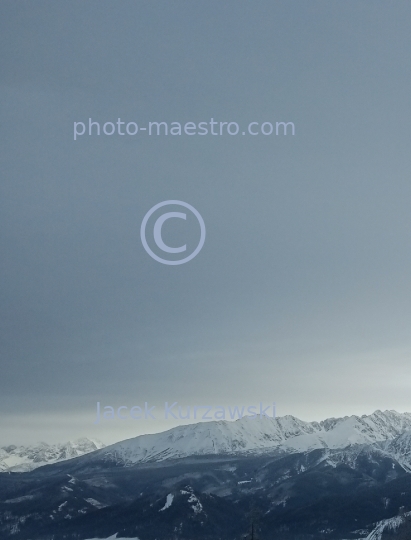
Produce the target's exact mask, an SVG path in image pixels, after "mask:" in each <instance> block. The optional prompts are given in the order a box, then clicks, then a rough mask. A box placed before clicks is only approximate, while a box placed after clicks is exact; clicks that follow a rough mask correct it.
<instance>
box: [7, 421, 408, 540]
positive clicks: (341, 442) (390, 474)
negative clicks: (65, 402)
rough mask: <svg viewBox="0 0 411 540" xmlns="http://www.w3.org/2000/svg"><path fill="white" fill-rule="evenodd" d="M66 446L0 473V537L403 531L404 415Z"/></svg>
mask: <svg viewBox="0 0 411 540" xmlns="http://www.w3.org/2000/svg"><path fill="white" fill-rule="evenodd" d="M94 444H95V443H94ZM62 446H64V445H62ZM75 446H76V445H74V444H73V443H70V444H69V448H70V451H69V452H68V453H58V452H57V453H56V452H55V453H52V455H53V457H52V458H51V459H50V461H49V463H48V464H47V465H42V466H39V467H36V468H35V469H33V470H31V471H28V472H19V473H17V472H13V471H11V470H8V471H7V472H8V474H0V538H2V539H3V538H4V539H5V540H6V539H15V540H29V539H30V540H86V539H107V538H117V539H119V538H126V539H130V540H131V539H138V540H193V539H195V540H244V539H245V538H248V537H249V536H247V535H249V533H250V527H251V524H252V527H253V530H254V534H255V537H258V538H259V539H260V540H360V539H362V540H365V539H367V540H394V539H395V540H400V539H401V540H403V539H408V540H409V539H410V538H411V512H410V510H411V414H409V413H402V414H401V413H397V412H395V411H384V412H381V411H376V412H375V413H373V414H371V415H368V416H366V415H364V416H350V417H344V418H337V419H335V418H331V419H328V420H324V421H323V422H303V421H301V420H298V419H297V418H294V417H292V416H285V417H282V418H266V417H263V418H257V419H251V418H247V417H244V418H242V419H240V420H237V421H235V422H226V421H218V422H206V423H199V424H193V425H186V426H180V427H177V428H173V429H171V430H168V431H166V432H163V433H159V434H154V435H143V436H139V437H135V438H132V439H129V440H126V441H121V442H118V443H115V444H113V445H110V446H107V447H102V448H95V449H94V450H92V451H90V452H87V453H83V455H79V456H77V457H72V458H71V457H70V455H69V454H70V452H72V451H73V450H72V449H73V447H75ZM89 447H90V446H89V445H88V444H87V443H85V444H84V445H81V444H80V445H78V448H79V449H77V450H75V452H77V451H80V452H81V451H82V450H81V449H83V450H87V449H88V448H89ZM15 450H16V449H14V450H11V449H10V447H6V448H5V449H3V451H4V452H6V453H7V454H10V453H11V452H13V451H15ZM20 451H21V452H22V451H23V450H20ZM41 455H42V457H41V460H40V461H35V458H33V456H31V458H30V459H32V458H33V463H34V466H36V465H37V464H38V463H44V456H43V454H41ZM50 455H51V454H50ZM51 461H53V462H51ZM31 467H32V465H31V464H30V468H31Z"/></svg>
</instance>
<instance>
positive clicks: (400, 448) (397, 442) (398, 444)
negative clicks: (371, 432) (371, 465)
mask: <svg viewBox="0 0 411 540" xmlns="http://www.w3.org/2000/svg"><path fill="white" fill-rule="evenodd" d="M379 446H380V448H381V449H382V450H383V451H384V452H386V453H387V454H389V455H390V456H391V457H393V458H394V459H396V460H397V461H398V463H400V464H401V465H402V466H403V467H404V469H405V470H406V471H407V472H411V431H404V432H403V433H401V435H399V436H398V437H396V438H395V439H392V440H388V441H384V442H382V443H380V445H379Z"/></svg>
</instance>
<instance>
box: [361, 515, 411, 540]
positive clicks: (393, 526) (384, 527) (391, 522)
mask: <svg viewBox="0 0 411 540" xmlns="http://www.w3.org/2000/svg"><path fill="white" fill-rule="evenodd" d="M409 516H411V512H406V513H405V514H404V515H403V516H395V517H393V518H390V519H384V520H382V521H379V522H378V523H377V526H376V527H375V529H374V530H373V531H372V532H371V533H370V534H369V535H368V536H367V537H366V538H365V539H364V540H381V538H382V535H383V533H384V531H396V530H397V529H398V528H399V527H400V526H401V525H402V524H403V523H404V522H405V519H406V517H409Z"/></svg>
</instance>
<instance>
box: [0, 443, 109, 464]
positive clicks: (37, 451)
mask: <svg viewBox="0 0 411 540" xmlns="http://www.w3.org/2000/svg"><path fill="white" fill-rule="evenodd" d="M101 448H104V444H103V443H102V442H100V441H98V440H96V439H93V440H92V439H87V438H81V439H77V440H75V441H69V442H67V443H64V444H54V445H50V444H47V443H39V444H37V445H35V446H14V445H10V446H3V447H2V448H0V472H27V471H31V470H33V469H35V468H37V467H41V466H42V465H48V464H49V463H56V462H57V461H64V460H66V459H71V458H74V457H78V456H82V455H84V454H88V453H90V452H94V451H95V450H99V449H101Z"/></svg>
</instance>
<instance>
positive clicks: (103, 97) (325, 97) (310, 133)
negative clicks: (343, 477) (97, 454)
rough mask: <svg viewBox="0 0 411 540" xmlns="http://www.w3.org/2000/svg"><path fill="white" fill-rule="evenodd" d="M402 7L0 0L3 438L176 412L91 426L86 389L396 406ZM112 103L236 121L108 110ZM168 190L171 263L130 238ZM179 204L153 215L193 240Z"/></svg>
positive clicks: (403, 393) (133, 398) (340, 410)
mask: <svg viewBox="0 0 411 540" xmlns="http://www.w3.org/2000/svg"><path fill="white" fill-rule="evenodd" d="M410 23H411V5H410V3H409V2H407V1H396V2H392V1H387V0H374V1H372V2H371V1H363V2H358V0H346V1H345V2H328V1H325V0H313V1H311V2H306V1H305V0H294V1H293V2H290V1H289V0H279V1H276V2H273V1H272V0H259V1H257V2H249V1H246V0H224V2H221V0H218V1H217V0H198V1H196V2H192V1H190V0H178V1H176V0H174V1H170V0H158V1H156V2H152V1H150V0H147V1H143V0H139V1H135V0H132V1H128V0H122V1H121V2H111V1H107V0H98V1H96V0H88V1H87V2H83V1H78V0H73V1H72V2H64V1H63V0H52V1H51V0H50V1H44V0H38V1H37V2H27V1H22V0H13V1H12V0H4V1H3V2H2V3H1V6H0V47H1V51H2V54H1V68H0V93H1V122H0V137H1V146H0V157H1V169H2V174H1V181H0V190H1V192H0V249H1V254H2V256H1V258H0V275H1V279H0V299H1V324H0V348H1V351H0V352H1V357H0V374H1V376H0V445H6V444H12V443H13V444H29V443H30V444H31V443H34V442H36V441H38V440H45V441H47V442H58V441H61V442H63V441H65V440H68V439H73V438H76V437H78V436H90V437H97V438H99V439H101V440H102V441H103V442H106V443H109V442H114V441H116V440H120V439H124V438H129V437H133V436H136V435H138V434H141V433H151V432H157V431H162V430H164V429H168V428H171V427H173V426H174V425H177V424H181V423H183V421H181V420H173V419H168V420H165V419H164V418H158V419H156V420H155V421H154V420H150V419H142V420H132V419H127V420H121V419H118V418H117V419H115V420H111V421H109V420H104V421H102V422H101V423H100V424H98V425H96V424H95V423H94V421H95V415H96V404H97V402H99V403H100V404H101V407H103V406H112V407H116V408H117V407H119V406H127V407H128V408H131V407H132V406H141V404H143V405H144V403H145V402H147V403H149V404H150V406H156V407H157V410H159V409H160V408H161V406H162V405H164V403H165V402H169V403H170V402H178V403H179V404H181V405H184V406H196V405H203V404H207V405H211V406H217V405H224V406H228V405H236V404H239V405H254V404H258V403H260V402H263V403H267V404H270V403H272V402H275V403H276V410H277V414H278V415H280V416H283V415H286V414H292V415H294V416H297V417H299V418H301V419H304V420H321V419H324V418H327V417H331V416H345V415H351V414H358V415H361V414H370V413H372V412H373V411H374V410H376V409H381V410H385V409H395V410H397V411H400V412H404V411H411V402H410V383H411V363H410V360H411V332H410V323H411V286H410V276H411V214H410V198H411V183H410V125H411V117H410V116H411V115H410V112H411V107H410V91H409V89H410V82H411V74H410V62H409V58H410V53H411V36H410V32H409V27H410ZM90 118H91V119H92V121H96V122H99V123H100V124H101V134H100V136H98V135H97V134H94V135H91V136H90V135H88V132H87V131H86V133H85V134H84V135H82V136H78V137H77V138H76V140H74V135H73V134H74V131H73V130H74V123H75V122H83V123H85V125H86V124H87V127H88V121H89V119H90ZM119 118H120V119H121V121H124V122H126V123H128V122H135V123H137V124H138V125H139V127H142V126H148V123H149V122H167V123H168V124H169V125H171V123H172V122H179V123H181V124H182V125H183V126H184V125H185V124H186V123H187V122H193V123H195V124H196V125H198V123H199V122H208V123H209V122H210V121H211V119H213V120H214V121H217V122H235V123H237V124H238V125H239V127H240V131H239V134H238V135H236V136H231V135H229V134H227V133H226V132H224V133H223V134H222V135H216V136H213V135H211V134H208V135H207V136H201V135H194V136H189V135H186V134H182V135H181V136H173V135H171V134H168V135H167V136H165V135H160V136H157V135H155V134H152V135H151V136H150V135H149V134H148V132H147V131H146V132H143V131H139V132H138V134H136V135H135V136H128V135H125V136H120V135H119V134H118V133H115V134H114V135H112V136H108V135H105V134H103V133H102V126H103V124H104V123H106V122H113V123H115V122H117V120H118V119H119ZM251 122H257V123H258V124H257V127H258V126H261V124H262V123H264V122H270V123H272V124H273V125H274V134H272V135H267V136H266V135H263V134H262V133H261V132H260V133H259V135H257V136H253V135H250V134H249V133H248V128H247V126H248V125H249V124H250V123H251ZM276 122H292V123H293V124H294V126H295V135H292V134H291V132H290V131H288V132H287V135H286V136H285V135H282V134H281V133H280V135H278V136H277V135H275V126H276ZM79 126H80V128H79V129H80V131H81V124H79ZM233 126H234V124H233ZM234 127H235V126H234ZM108 129H109V128H108ZM122 129H124V127H123V128H122ZM223 129H225V128H223ZM96 131H97V130H96ZM243 131H245V133H246V135H245V136H243V135H242V132H243ZM170 200H172V201H183V202H185V203H187V204H189V205H191V206H192V207H194V208H195V209H196V210H197V211H198V212H199V213H200V215H201V217H202V218H203V220H204V224H205V228H206V239H205V243H204V246H203V247H202V249H201V251H200V252H199V253H198V254H197V255H196V256H195V257H194V258H193V259H192V260H190V261H189V262H187V263H184V264H179V265H167V264H161V263H159V262H158V261H156V260H154V259H153V258H152V257H151V256H149V254H148V253H147V252H146V251H145V249H144V247H143V245H142V242H141V238H140V227H141V223H142V221H143V218H144V216H145V215H146V214H147V212H149V210H150V209H151V208H152V207H154V206H155V205H157V204H159V203H161V202H164V201H170ZM183 210H184V208H183V209H182V207H179V206H176V205H171V206H170V207H169V208H168V209H167V211H170V212H180V213H181V212H183ZM161 212H162V210H158V211H157V214H156V213H154V214H153V218H152V221H148V225H147V230H148V233H147V234H148V242H149V243H150V242H151V244H150V246H151V248H152V249H153V250H155V249H157V254H158V255H159V254H160V255H161V253H160V252H159V251H158V248H156V247H155V243H153V238H154V237H153V226H154V221H155V220H156V219H157V217H158V216H160V215H161ZM184 212H187V218H186V219H185V220H183V219H175V218H174V219H172V218H170V219H168V220H167V221H166V222H165V223H164V225H163V228H162V235H163V236H162V238H163V240H164V242H165V244H166V245H168V246H172V247H178V246H182V245H183V244H185V245H186V246H187V252H192V251H193V250H194V248H195V246H196V245H197V243H198V241H199V235H200V231H199V223H198V221H197V220H196V218H195V217H194V215H193V214H192V213H191V212H190V211H188V210H187V209H185V210H184ZM150 231H151V232H150ZM164 255H167V254H164V253H163V254H162V256H164ZM167 256H169V257H170V258H171V259H170V260H176V259H177V258H178V257H179V255H174V254H173V255H167Z"/></svg>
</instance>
